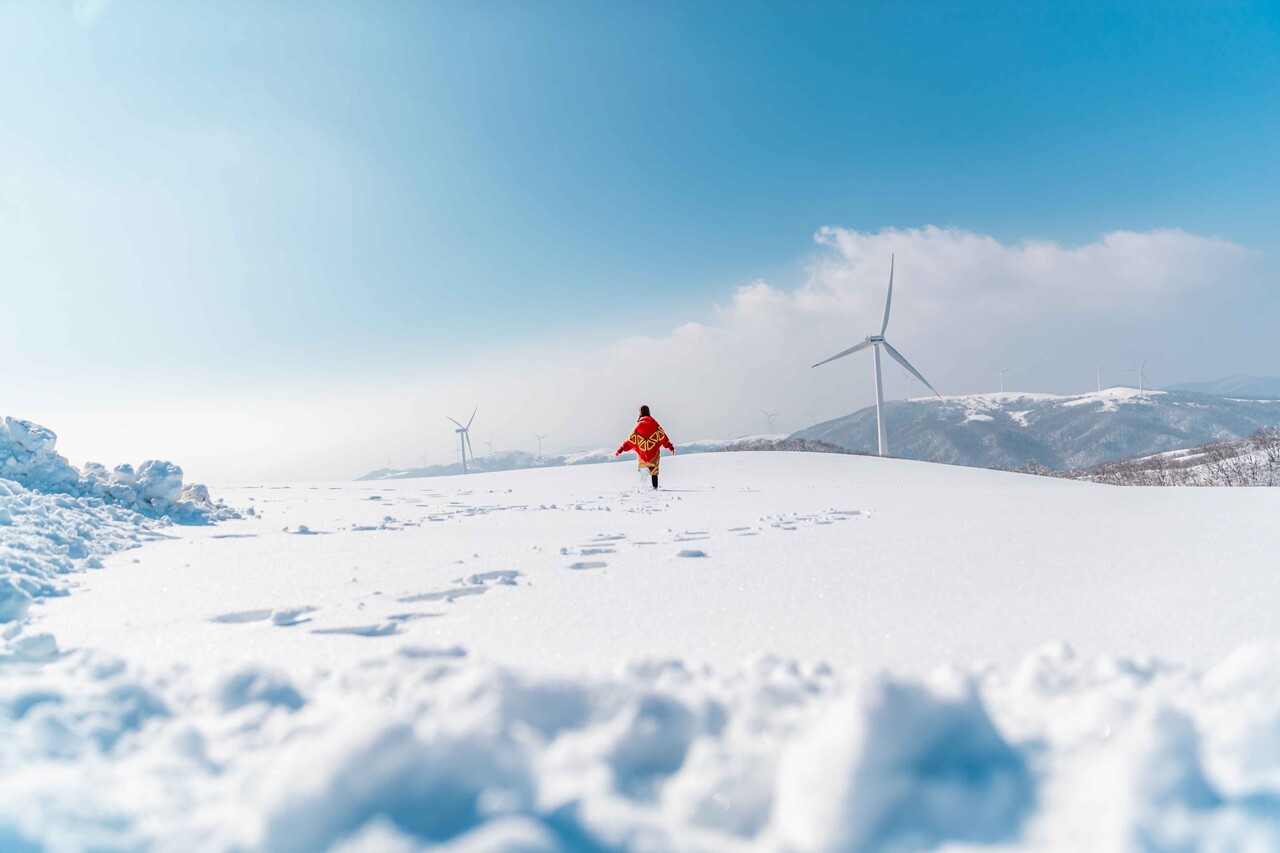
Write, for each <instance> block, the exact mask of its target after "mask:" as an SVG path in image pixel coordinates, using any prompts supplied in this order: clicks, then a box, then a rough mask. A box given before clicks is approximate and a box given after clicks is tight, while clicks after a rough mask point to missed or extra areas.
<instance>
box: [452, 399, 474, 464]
mask: <svg viewBox="0 0 1280 853" xmlns="http://www.w3.org/2000/svg"><path fill="white" fill-rule="evenodd" d="M479 410H480V407H479V406H476V407H475V408H474V409H472V410H471V418H470V419H469V420H468V421H467V425H466V426H463V425H462V424H461V423H458V421H454V420H453V418H448V420H451V421H453V422H454V423H455V424H458V428H457V429H455V430H454V432H456V433H457V434H458V450H459V455H460V458H461V459H462V473H464V474H465V473H467V453H470V454H471V458H472V459H475V458H476V454H475V451H473V450H472V449H471V432H470V430H471V424H472V422H473V421H475V419H476V412H478V411H479Z"/></svg>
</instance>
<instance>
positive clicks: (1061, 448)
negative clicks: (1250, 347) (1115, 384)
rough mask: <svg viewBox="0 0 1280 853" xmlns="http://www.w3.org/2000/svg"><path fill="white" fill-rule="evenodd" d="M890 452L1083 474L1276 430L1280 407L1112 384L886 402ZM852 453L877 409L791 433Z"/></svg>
mask: <svg viewBox="0 0 1280 853" xmlns="http://www.w3.org/2000/svg"><path fill="white" fill-rule="evenodd" d="M885 422H886V428H887V430H888V433H889V451H890V453H891V454H892V455H894V456H898V457H902V458H906V459H919V460H925V461H934V462H946V463H950V464H956V465H969V466H974V467H981V468H1019V467H1022V466H1024V465H1026V464H1027V463H1028V462H1031V461H1035V462H1038V463H1039V464H1041V465H1045V466H1047V467H1050V468H1059V469H1062V468H1084V467H1089V466H1092V465H1097V464H1099V463H1101V462H1107V461H1111V460H1115V459H1124V458H1129V457H1134V456H1140V455H1145V454H1151V453H1158V452H1162V451H1166V450H1178V449H1183V448H1188V447H1194V446H1196V445H1199V444H1204V443H1206V442H1209V441H1219V440H1224V439H1232V438H1239V437H1242V436H1246V435H1249V434H1251V433H1253V432H1255V431H1256V430H1258V429H1259V428H1261V427H1267V426H1278V425H1280V402H1271V401H1257V400H1235V399H1229V398H1224V397H1218V396H1212V395H1207V394H1194V393H1190V392H1173V391H1170V392H1164V391H1147V392H1144V393H1141V394H1140V393H1139V392H1138V391H1136V390H1135V389H1132V388H1109V389H1107V390H1105V391H1102V392H1095V393H1088V394H1079V395H1075V396H1057V395H1052V394H1022V393H1016V392H1008V393H1003V394H972V395H968V396H962V397H944V398H943V399H941V400H938V399H934V398H929V399H918V400H910V401H903V400H897V401H889V402H888V403H887V405H886V410H885ZM795 437H797V438H811V439H818V440H821V441H827V442H831V443H833V444H837V445H839V446H841V447H845V448H848V449H850V450H858V451H864V452H870V451H874V450H875V447H876V420H875V408H874V407H868V408H865V409H860V410H859V411H857V412H854V413H853V414H851V415H848V416H846V417H843V418H837V419H835V420H832V421H827V422H825V423H820V424H817V425H816V426H814V427H811V428H809V429H805V430H801V431H800V432H797V433H796V434H795Z"/></svg>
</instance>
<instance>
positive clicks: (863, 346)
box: [814, 341, 871, 367]
mask: <svg viewBox="0 0 1280 853" xmlns="http://www.w3.org/2000/svg"><path fill="white" fill-rule="evenodd" d="M869 346H871V341H863V342H862V343H860V344H858V345H857V346H852V347H849V348H848V349H847V350H845V351H844V352H838V353H836V354H835V355H833V356H831V358H828V359H826V360H825V361H820V362H818V363H817V364H815V365H814V367H819V366H821V365H824V364H826V363H827V362H828V361H835V360H836V359H837V358H844V357H845V356H846V355H853V354H854V353H855V352H857V351H858V350H862V349H866V348H867V347H869Z"/></svg>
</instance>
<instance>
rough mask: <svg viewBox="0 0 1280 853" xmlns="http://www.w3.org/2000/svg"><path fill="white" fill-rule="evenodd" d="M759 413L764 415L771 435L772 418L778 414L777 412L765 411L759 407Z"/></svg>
mask: <svg viewBox="0 0 1280 853" xmlns="http://www.w3.org/2000/svg"><path fill="white" fill-rule="evenodd" d="M760 413H761V414H763V415H764V417H765V422H766V423H767V424H768V425H769V434H770V435H772V434H773V419H774V418H776V417H777V416H778V413H777V412H766V411H765V410H764V409H761V410H760Z"/></svg>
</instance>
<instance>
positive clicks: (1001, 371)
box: [991, 367, 1009, 394]
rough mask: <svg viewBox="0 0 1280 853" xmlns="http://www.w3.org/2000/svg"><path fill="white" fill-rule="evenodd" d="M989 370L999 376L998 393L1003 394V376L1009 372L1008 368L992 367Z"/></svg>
mask: <svg viewBox="0 0 1280 853" xmlns="http://www.w3.org/2000/svg"><path fill="white" fill-rule="evenodd" d="M991 369H992V370H994V371H995V372H996V373H999V374H1000V393H1001V394H1003V393H1004V375H1005V374H1006V373H1008V372H1009V368H1007V367H1005V368H999V367H993V368H991Z"/></svg>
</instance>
